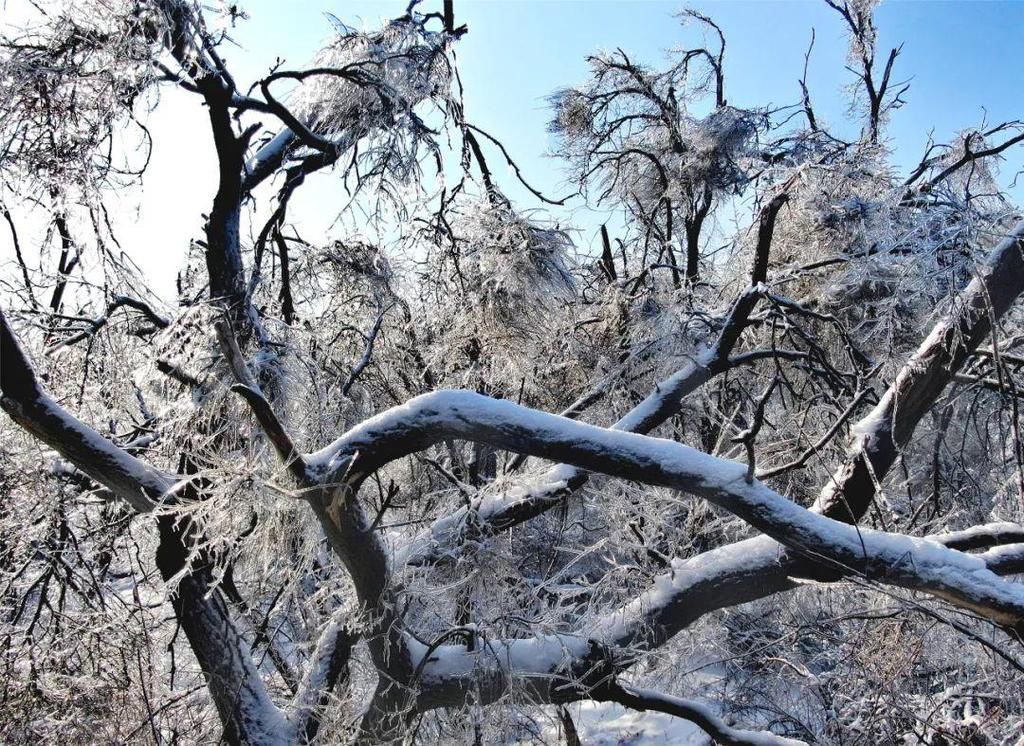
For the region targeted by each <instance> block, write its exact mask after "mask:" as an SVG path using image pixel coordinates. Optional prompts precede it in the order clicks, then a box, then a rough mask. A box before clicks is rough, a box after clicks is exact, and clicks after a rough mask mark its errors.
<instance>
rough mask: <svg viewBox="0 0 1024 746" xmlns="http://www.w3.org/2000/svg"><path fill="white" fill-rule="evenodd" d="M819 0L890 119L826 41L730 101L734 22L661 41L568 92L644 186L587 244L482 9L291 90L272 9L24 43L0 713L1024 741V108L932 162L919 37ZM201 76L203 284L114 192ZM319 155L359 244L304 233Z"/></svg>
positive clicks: (579, 133)
mask: <svg viewBox="0 0 1024 746" xmlns="http://www.w3.org/2000/svg"><path fill="white" fill-rule="evenodd" d="M826 1H827V2H828V4H829V5H830V6H832V8H833V9H834V10H835V11H836V16H835V18H836V21H837V23H839V24H842V27H843V28H844V29H845V30H846V31H847V33H848V35H849V42H850V57H849V61H850V70H851V71H852V72H853V74H854V75H855V76H856V78H855V81H854V85H853V87H852V95H853V102H852V103H853V105H852V107H851V116H855V117H857V118H858V121H857V124H858V125H859V127H858V129H859V130H860V135H859V137H858V138H857V139H855V140H852V141H848V140H845V139H843V138H841V137H840V136H838V135H837V134H836V133H835V132H833V131H832V130H831V129H830V128H829V126H828V125H827V123H826V122H824V121H823V120H821V119H820V118H819V116H818V115H816V112H815V109H814V106H813V92H812V91H810V90H809V89H808V86H807V84H806V69H805V70H804V77H803V80H802V81H801V82H800V84H799V90H795V91H794V99H795V100H797V101H798V102H799V103H798V104H796V105H795V106H792V107H784V108H774V109H773V108H740V107H738V106H736V105H734V104H732V103H730V102H729V98H728V80H727V79H726V75H725V69H726V68H725V65H726V54H727V45H726V37H725V34H724V33H723V30H722V29H721V28H720V27H719V26H718V25H716V23H715V22H714V20H713V19H712V18H708V17H705V16H703V15H701V14H698V13H695V12H687V13H684V14H683V15H682V17H681V20H682V21H683V22H684V24H683V26H682V28H681V31H680V33H681V34H682V36H683V38H684V39H687V40H689V41H690V42H693V41H694V40H695V39H703V41H702V42H701V43H699V44H696V45H695V46H692V48H684V49H681V50H678V51H676V52H674V53H673V55H672V56H671V59H670V60H669V62H668V63H667V64H666V66H664V67H662V68H652V67H648V66H646V65H644V64H641V63H640V62H639V61H637V60H636V59H634V57H633V56H632V55H631V54H630V53H629V52H628V51H627V50H621V49H619V50H615V51H614V52H609V53H600V54H595V56H593V57H592V58H590V60H589V63H590V75H589V77H588V79H587V80H586V81H584V82H583V84H581V85H579V86H578V87H575V88H569V89H565V90H561V91H558V92H555V93H554V94H553V95H552V99H551V104H552V122H551V131H552V133H553V135H554V143H555V154H556V155H557V156H559V157H560V158H561V159H562V160H563V162H564V164H565V166H566V169H567V173H568V175H569V179H570V181H571V182H572V183H574V184H575V185H576V186H577V187H578V194H577V195H574V196H573V197H572V199H575V200H583V201H587V202H588V203H589V204H591V205H594V204H597V205H600V206H602V207H603V208H610V209H614V210H615V211H617V212H619V213H620V214H621V215H622V227H621V229H619V228H616V229H615V230H613V231H609V230H608V229H607V228H606V227H601V229H600V236H601V242H600V247H599V250H598V251H597V252H596V253H595V254H594V255H590V254H589V253H588V252H587V251H586V250H584V249H581V248H578V247H577V246H576V244H575V243H574V241H573V234H572V233H571V232H568V231H566V230H565V229H564V225H565V223H564V222H562V223H556V222H554V219H555V217H557V216H562V217H564V216H563V215H562V213H560V212H558V207H559V206H560V205H562V204H563V203H564V202H565V201H566V200H560V201H554V200H551V199H549V198H548V197H546V196H545V195H542V194H541V193H540V192H538V191H537V190H535V189H534V188H533V187H532V186H530V184H529V183H528V182H527V181H526V180H528V177H529V175H528V174H524V173H522V172H521V170H520V169H519V167H518V165H516V164H515V163H514V162H513V160H512V157H513V155H514V154H510V153H508V152H507V151H506V149H505V148H504V146H503V145H502V144H501V142H500V135H501V133H498V132H494V133H490V132H485V131H483V130H481V129H479V128H478V127H476V126H475V125H474V124H473V123H472V120H471V118H470V114H469V113H468V112H467V111H466V110H465V108H464V106H463V102H462V98H461V96H462V86H461V82H460V80H459V77H458V73H457V69H456V64H455V63H456V60H455V56H454V50H455V49H457V46H458V40H459V38H460V37H461V36H462V35H463V34H464V33H466V31H467V29H466V28H465V27H463V26H459V25H458V19H457V17H456V16H455V10H457V9H453V7H452V4H451V2H447V1H446V2H445V3H443V5H442V6H441V7H440V8H427V7H425V6H422V7H421V6H420V5H419V4H417V3H415V2H414V3H413V4H412V5H411V6H410V7H409V9H408V12H407V13H406V15H404V16H402V17H401V18H397V19H395V20H393V21H391V22H390V23H388V24H386V25H385V26H384V27H382V28H380V29H378V30H371V31H357V30H355V29H352V28H349V27H347V26H345V25H343V24H341V23H340V22H338V23H337V24H336V27H335V28H334V31H333V36H332V38H331V39H330V40H329V41H328V42H327V43H326V44H325V46H324V47H323V48H322V49H321V50H319V51H318V52H315V53H314V51H313V50H310V51H311V58H312V62H311V63H310V64H309V65H308V66H305V67H300V68H291V67H288V66H287V63H283V62H280V61H279V62H278V63H277V64H276V65H275V66H274V67H273V68H271V69H270V70H268V72H267V74H266V76H265V77H263V78H262V79H260V80H253V81H250V80H246V81H241V80H236V79H235V78H234V77H233V76H232V73H231V71H230V70H229V68H228V66H227V65H226V64H225V63H224V61H223V59H222V55H221V53H220V51H219V50H220V49H221V47H222V45H223V44H224V43H225V41H226V39H227V38H228V37H227V35H228V33H229V31H230V27H231V25H232V24H233V23H238V22H244V13H242V12H241V10H240V9H239V8H238V7H237V6H234V5H232V6H230V7H228V6H225V8H224V12H223V14H221V15H220V16H217V13H216V12H215V11H213V10H211V9H209V8H206V7H203V6H200V5H199V4H197V3H192V2H190V1H189V0H133V1H132V2H111V1H110V0H103V2H100V1H99V0H97V1H96V2H74V3H62V2H53V3H42V4H40V7H38V8H36V9H35V11H34V12H33V14H32V16H33V20H31V21H30V22H28V24H27V25H26V26H24V27H19V28H14V27H13V26H10V27H6V28H4V30H3V34H4V35H3V37H2V39H0V91H2V100H3V101H4V102H5V103H4V107H3V111H0V143H3V147H2V150H0V200H2V214H3V216H4V218H5V223H6V228H7V229H9V231H10V237H11V246H12V247H13V249H14V251H13V253H12V255H11V256H9V257H5V258H4V263H3V265H2V267H0V283H2V285H0V308H2V316H0V355H2V363H3V365H2V369H0V370H2V372H0V394H2V396H0V405H2V407H3V409H4V411H5V412H6V415H7V416H5V417H4V419H3V421H2V423H0V682H2V687H0V737H2V739H3V740H5V741H11V742H16V741H29V740H31V741H43V742H48V743H49V742H56V741H61V742H65V743H78V742H95V741H97V740H99V741H103V742H128V741H131V742H134V741H150V740H151V741H154V742H158V743H163V742H165V741H171V742H188V743H193V742H207V741H210V740H217V739H218V738H222V739H223V740H225V741H228V742H232V743H237V742H246V743H249V742H252V743H278V742H318V743H319V742H323V743H338V742H343V741H351V740H356V741H358V742H360V743H375V742H402V741H415V742H422V743H438V742H444V743H448V742H454V743H461V742H467V743H469V742H472V743H494V742H524V743H527V742H538V743H541V742H548V743H549V742H552V741H555V740H558V739H562V740H563V741H564V742H566V743H570V744H572V743H579V734H578V732H577V731H578V727H577V726H578V723H577V722H576V718H577V717H578V713H579V710H578V707H576V706H575V705H574V703H578V702H581V701H593V702H598V703H614V705H615V706H618V707H625V708H630V709H634V710H641V711H644V710H650V711H654V712H658V713H664V714H666V715H669V716H672V717H676V718H682V719H685V720H688V721H691V722H692V723H694V724H695V726H697V727H699V728H700V729H702V730H703V731H704V732H706V733H707V734H708V735H709V737H711V738H713V739H715V740H716V741H718V742H720V743H782V742H790V741H788V740H787V739H793V740H798V741H807V742H819V743H892V742H898V741H900V739H904V738H906V739H910V740H913V739H915V738H916V739H918V741H921V740H923V741H926V742H929V743H936V744H938V743H943V744H946V743H978V744H981V743H1011V742H1012V741H1013V739H1014V738H1015V737H1016V736H1017V735H1018V734H1019V732H1020V730H1021V728H1022V727H1024V676H1022V674H1024V651H1022V650H1021V635H1022V634H1024V586H1022V585H1021V584H1020V583H1019V582H1017V581H1016V580H1015V579H1014V576H1015V575H1016V574H1019V573H1022V572H1024V507H1022V505H1024V502H1022V499H1024V441H1022V437H1021V418H1020V413H1019V407H1020V398H1021V390H1022V387H1024V372H1022V367H1024V354H1022V353H1021V351H1020V349H1019V348H1020V347H1021V346H1022V344H1024V333H1022V330H1021V320H1022V315H1021V310H1020V308H1019V307H1018V306H1017V305H1016V300H1017V297H1018V295H1019V294H1020V292H1021V291H1022V290H1024V253H1022V252H1024V223H1021V222H1020V221H1021V214H1020V211H1019V209H1018V208H1017V207H1015V206H1014V205H1013V204H1011V203H1010V202H1009V201H1008V200H1007V198H1006V197H1005V195H1004V194H1003V192H1002V189H1001V186H1000V184H1001V183H1002V182H1001V181H1000V179H999V178H998V172H997V163H998V160H999V158H1000V155H1001V154H1002V153H1003V152H1004V151H1006V150H1007V149H1008V148H1010V147H1013V146H1014V145H1016V144H1018V143H1020V142H1021V141H1024V124H1022V123H1021V122H1004V123H998V124H995V125H993V124H991V123H984V124H982V125H981V126H979V127H975V128H970V129H965V130H964V131H963V133H962V135H961V136H960V137H959V138H958V139H957V140H956V141H955V142H951V143H948V144H940V143H934V144H931V145H930V147H929V148H928V150H927V152H926V153H924V154H923V156H922V157H921V158H920V161H919V163H918V165H917V166H916V167H915V168H913V169H911V171H910V172H909V173H906V174H904V173H901V172H899V171H898V169H896V168H895V167H894V166H893V165H892V164H893V162H894V161H895V158H894V155H893V153H891V152H890V150H889V148H888V146H887V141H886V135H885V131H886V123H887V121H888V119H889V117H890V116H892V115H893V113H894V111H895V110H896V109H898V108H899V105H900V104H901V103H902V98H901V97H902V96H904V95H906V94H907V86H906V85H905V84H901V83H899V82H897V80H898V79H899V78H900V77H901V76H900V73H899V71H898V69H897V68H898V65H897V58H898V56H899V49H893V50H891V51H887V50H883V49H879V48H877V34H876V29H875V26H874V20H873V7H872V3H870V2H867V1H865V0H842V1H839V0H837V1H836V2H833V0H826ZM808 62H810V50H809V52H808ZM166 87H177V88H179V89H182V90H183V91H185V92H187V93H189V94H191V96H192V97H193V99H194V101H195V105H196V106H197V107H198V106H203V107H205V110H206V111H207V112H208V114H209V124H210V133H211V135H212V140H213V142H214V144H215V147H216V154H217V159H218V162H217V180H216V183H210V184H205V183H204V184H198V183H197V184H196V185H195V188H196V189H203V190H209V192H210V193H211V194H214V195H215V196H214V197H213V201H212V204H211V206H210V208H209V210H208V212H207V214H206V215H204V220H205V226H204V230H203V234H202V235H201V236H196V237H195V240H194V241H193V242H192V244H191V246H190V247H188V249H187V251H183V255H184V265H183V266H182V268H181V271H180V273H179V275H178V282H177V291H178V292H177V298H176V299H175V302H173V303H168V302H167V301H166V299H161V298H159V297H157V296H156V295H155V294H154V293H152V292H150V291H149V290H148V289H147V284H146V282H145V278H142V277H140V276H139V274H138V271H137V270H136V269H135V268H134V265H132V264H131V262H130V261H129V260H128V259H127V258H126V255H125V253H124V252H123V251H122V250H121V248H120V246H119V244H118V242H117V238H116V235H115V228H116V224H117V216H116V215H113V216H111V215H110V214H108V211H107V208H106V206H105V204H106V202H107V201H108V200H109V198H110V196H111V195H112V194H113V192H114V190H118V191H123V190H129V189H132V188H137V187H138V186H139V183H140V182H139V178H140V174H141V173H142V172H143V171H144V170H145V167H146V164H147V161H148V153H149V150H150V136H149V130H148V129H147V127H146V122H147V121H149V119H150V118H151V117H159V116H160V115H161V111H162V110H161V108H160V106H159V98H158V95H159V91H160V89H162V88H166ZM154 147H161V144H160V143H156V144H155V145H154ZM450 151H454V153H451V152H450ZM451 155H454V156H455V157H450V156H451ZM904 160H905V159H904ZM506 163H507V164H508V165H509V167H510V168H509V171H508V174H509V178H518V179H520V180H521V181H523V184H524V185H525V186H526V188H527V189H528V190H529V191H530V192H532V193H533V195H534V196H535V197H536V199H537V201H538V202H539V203H541V204H542V205H546V206H547V208H549V209H551V211H552V212H551V215H550V216H544V215H543V214H542V213H539V212H537V211H536V210H525V211H524V210H522V209H520V208H519V207H518V206H517V205H515V204H513V202H512V201H511V200H509V199H508V198H507V197H506V196H505V194H504V193H503V191H502V184H501V174H502V173H504V164H506ZM495 164H503V167H502V169H496V168H495ZM318 172H329V173H331V174H333V176H334V177H335V181H334V187H332V188H336V189H337V190H338V193H339V194H341V195H344V202H345V205H346V207H345V208H344V210H343V211H342V213H341V216H340V217H339V223H338V224H339V225H340V226H341V229H340V233H339V234H338V236H339V238H337V239H335V240H328V239H327V238H326V237H313V236H309V235H302V234H301V233H300V232H299V231H300V230H301V226H298V227H297V226H295V225H293V224H292V221H291V219H290V217H289V205H290V203H291V201H292V199H293V197H295V196H296V195H301V194H303V191H302V190H304V189H310V188H313V187H311V186H304V184H305V182H306V180H307V177H308V176H310V175H312V174H314V173H318ZM316 183H317V187H316V188H323V185H324V184H325V183H326V182H324V181H322V180H320V181H317V182H316ZM567 199H569V198H567ZM173 208H174V206H173V205H170V206H169V209H173ZM724 215H728V220H726V219H724V217H723V216H724ZM194 217H196V216H191V215H188V216H182V219H183V220H190V219H193V218H194ZM549 217H550V218H551V219H550V220H549V219H548V218H549ZM559 225H562V226H563V228H559V227H558V226H559ZM730 226H733V227H730ZM735 226H739V227H738V228H737V227H735ZM615 233H620V235H615ZM687 697H689V698H692V699H687Z"/></svg>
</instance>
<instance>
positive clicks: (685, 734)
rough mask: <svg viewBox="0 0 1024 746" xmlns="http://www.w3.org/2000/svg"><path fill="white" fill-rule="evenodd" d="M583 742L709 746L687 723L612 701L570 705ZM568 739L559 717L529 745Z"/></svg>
mask: <svg viewBox="0 0 1024 746" xmlns="http://www.w3.org/2000/svg"><path fill="white" fill-rule="evenodd" d="M569 713H570V714H571V715H572V719H573V722H574V723H575V724H576V730H577V732H578V733H579V737H580V741H581V742H582V743H584V744H586V745H587V746H707V745H708V744H710V743H711V741H710V739H709V738H708V737H707V735H706V734H705V733H704V731H702V730H701V729H700V728H698V727H697V726H696V725H694V724H693V723H690V722H689V721H687V720H681V719H679V718H674V717H670V716H669V715H663V714H662V713H660V712H636V711H634V710H627V709H625V708H624V707H622V706H621V705H617V704H614V703H611V702H581V703H576V704H572V705H569ZM563 743H565V736H564V735H563V734H562V732H561V727H560V725H559V723H558V718H557V717H552V718H551V719H550V720H549V721H548V722H547V723H545V724H544V728H543V729H542V730H541V732H540V733H539V734H538V735H537V736H536V737H535V738H533V739H530V740H523V741H518V742H517V746H526V745H527V744H563Z"/></svg>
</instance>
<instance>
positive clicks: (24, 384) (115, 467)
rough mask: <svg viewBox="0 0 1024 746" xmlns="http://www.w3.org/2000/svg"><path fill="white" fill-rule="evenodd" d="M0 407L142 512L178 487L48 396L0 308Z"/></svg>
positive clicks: (164, 475)
mask: <svg viewBox="0 0 1024 746" xmlns="http://www.w3.org/2000/svg"><path fill="white" fill-rule="evenodd" d="M0 358H2V359H3V366H2V367H0V406H2V407H3V409H4V411H5V412H7V414H9V415H10V416H11V419H13V420H14V421H15V422H17V423H18V424H19V425H21V427H23V428H25V429H26V430H28V431H29V432H30V433H32V435H34V436H35V437H36V438H38V439H39V440H41V441H42V442H44V443H46V444H47V445H48V446H50V447H51V448H53V449H54V450H55V451H57V452H58V453H59V454H60V455H61V456H63V457H64V458H66V459H67V460H68V461H70V462H71V463H72V464H74V465H75V466H76V467H78V468H79V469H80V470H81V471H82V472H84V473H85V474H87V475H89V477H91V478H92V479H94V480H96V481H97V482H99V483H101V484H104V485H106V486H107V487H108V488H110V490H111V491H112V492H113V493H114V494H115V495H117V496H118V497H120V498H121V499H123V500H124V501H125V502H127V503H128V504H129V505H131V506H132V507H133V508H134V509H135V510H137V511H139V512H141V513H145V512H148V511H150V510H152V509H153V507H154V506H155V505H156V504H157V503H159V502H160V501H162V500H164V499H167V498H168V497H169V496H170V495H171V494H172V493H174V492H175V491H176V490H177V489H178V488H179V486H180V485H179V483H178V481H177V480H176V479H174V478H173V477H171V476H170V475H168V474H164V473H162V472H160V471H159V470H157V469H154V468H153V467H152V466H149V465H148V464H146V463H144V462H143V461H141V460H140V459H138V458H136V457H135V456H132V455H131V454H129V453H127V452H126V451H124V450H123V449H121V448H118V447H117V446H116V445H114V444H113V443H112V442H110V440H109V439H107V438H104V437H103V436H102V435H100V434H99V433H98V432H96V430H94V429H93V428H91V427H89V426H88V425H86V424H85V423H84V422H82V421H81V420H79V419H77V418H76V417H74V416H73V415H71V414H70V413H69V412H68V411H67V410H65V409H64V408H63V407H62V406H60V404H58V403H57V402H55V401H54V400H53V399H51V398H50V397H49V396H48V395H47V394H46V392H45V391H43V389H42V387H41V386H40V385H39V382H38V380H37V379H36V375H35V371H34V370H33V369H32V366H31V364H30V363H29V361H28V358H27V357H26V356H25V353H24V352H23V351H22V349H21V345H20V344H18V340H17V338H16V337H15V336H14V331H13V330H12V329H11V327H10V325H9V324H8V322H7V318H6V317H5V316H4V315H3V313H2V312H0Z"/></svg>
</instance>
